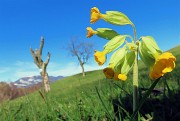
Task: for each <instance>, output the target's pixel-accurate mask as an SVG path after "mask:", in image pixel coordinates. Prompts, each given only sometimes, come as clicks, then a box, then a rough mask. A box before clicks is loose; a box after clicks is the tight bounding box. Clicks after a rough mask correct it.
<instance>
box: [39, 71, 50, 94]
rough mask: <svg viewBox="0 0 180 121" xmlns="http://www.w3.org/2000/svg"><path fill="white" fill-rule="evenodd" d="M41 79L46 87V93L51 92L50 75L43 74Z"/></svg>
mask: <svg viewBox="0 0 180 121" xmlns="http://www.w3.org/2000/svg"><path fill="white" fill-rule="evenodd" d="M41 77H42V83H43V86H44V91H45V92H49V91H50V85H49V77H48V73H46V72H41Z"/></svg>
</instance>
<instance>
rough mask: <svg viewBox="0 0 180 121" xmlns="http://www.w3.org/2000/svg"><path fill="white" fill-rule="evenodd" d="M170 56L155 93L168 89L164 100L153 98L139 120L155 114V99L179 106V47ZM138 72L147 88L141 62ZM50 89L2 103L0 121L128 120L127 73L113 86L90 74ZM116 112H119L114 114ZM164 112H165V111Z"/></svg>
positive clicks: (98, 74) (100, 75)
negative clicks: (171, 59) (172, 64)
mask: <svg viewBox="0 0 180 121" xmlns="http://www.w3.org/2000/svg"><path fill="white" fill-rule="evenodd" d="M170 52H172V53H173V54H174V55H175V56H176V58H177V61H176V69H175V70H174V71H173V72H172V73H169V74H167V75H165V77H163V78H162V80H161V81H160V83H159V84H158V85H157V87H156V88H157V89H163V88H167V89H168V91H165V93H164V94H166V96H165V95H158V96H153V95H152V96H153V97H151V98H150V99H149V100H147V102H148V104H147V105H148V106H149V107H148V108H147V106H146V108H145V109H148V110H145V109H144V108H143V107H142V113H141V114H142V116H143V114H151V113H152V112H154V109H152V107H153V106H150V105H152V104H154V102H152V101H154V100H156V101H157V99H158V101H159V102H158V103H157V102H156V103H157V104H161V101H164V99H166V101H165V102H164V103H168V104H167V106H169V105H170V104H171V103H173V104H174V105H175V107H178V106H179V105H178V104H177V105H176V103H174V102H177V101H178V100H179V101H180V97H176V98H173V97H172V96H176V95H177V94H179V89H180V80H179V78H180V76H179V73H180V53H179V52H180V46H177V47H175V48H173V49H171V50H170ZM139 72H140V73H139V75H140V76H139V82H140V87H143V88H148V87H149V86H150V85H151V83H152V82H151V81H150V80H149V77H148V68H146V67H145V66H144V64H143V63H142V62H141V61H140V62H139ZM164 80H166V82H167V85H166V84H165V83H164V82H165V81H164ZM51 89H52V90H51V92H49V93H48V94H46V95H41V93H39V92H35V93H32V94H29V95H26V96H24V97H20V98H18V99H15V100H13V101H7V102H5V103H2V104H1V105H0V117H1V118H0V121H16V120H17V121H20V120H22V121H24V120H26V121H56V120H57V121H59V120H64V121H71V120H75V121H80V120H89V121H91V120H92V121H94V120H95V121H96V120H110V119H114V118H115V117H116V118H120V116H119V114H121V118H125V119H127V118H128V116H129V115H130V114H131V112H132V109H131V106H132V98H131V97H132V72H130V73H129V75H128V80H127V81H125V82H122V81H119V82H116V81H113V80H108V79H105V77H104V75H103V73H102V70H97V71H91V72H87V73H86V77H82V76H81V74H77V75H74V76H70V77H66V78H64V79H61V80H60V81H56V82H54V83H52V84H51ZM142 93H143V92H142ZM170 96H171V97H170ZM177 98H178V99H177ZM167 100H168V102H167ZM145 105H146V104H145ZM164 105H166V104H164ZM159 106H160V105H159ZM117 107H118V109H117ZM160 107H161V106H160ZM175 107H172V109H173V111H172V115H173V116H174V115H176V113H175V112H177V111H176V108H175ZM174 108H175V109H174ZM179 108H180V107H179ZM159 109H161V108H159ZM116 110H118V111H117V112H116ZM126 110H127V112H126ZM164 110H165V111H166V109H164ZM167 110H168V109H167ZM174 110H175V111H174ZM149 111H150V112H149ZM161 112H162V111H161ZM157 113H158V111H157ZM164 113H166V112H164ZM155 114H156V113H155ZM164 115H165V114H163V116H164ZM173 116H172V117H173ZM158 118H159V119H160V118H161V117H160V116H159V117H156V119H158ZM170 118H171V117H170ZM119 120H120V119H119Z"/></svg>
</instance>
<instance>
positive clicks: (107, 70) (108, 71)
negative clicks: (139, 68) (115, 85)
mask: <svg viewBox="0 0 180 121" xmlns="http://www.w3.org/2000/svg"><path fill="white" fill-rule="evenodd" d="M103 73H104V75H105V76H106V78H108V79H112V78H113V77H114V71H113V69H112V68H109V67H108V68H105V69H103Z"/></svg>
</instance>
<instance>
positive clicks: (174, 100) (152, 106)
mask: <svg viewBox="0 0 180 121" xmlns="http://www.w3.org/2000/svg"><path fill="white" fill-rule="evenodd" d="M165 89H166V88H165ZM145 90H146V89H144V88H140V91H139V92H140V99H141V98H142V96H141V94H142V93H144V91H145ZM112 104H113V108H114V113H115V116H116V118H117V119H118V120H124V119H127V117H128V116H131V115H132V113H133V109H132V107H133V105H132V95H126V96H125V97H118V98H115V99H113V100H112ZM139 114H140V116H141V117H144V118H145V119H146V120H147V117H146V115H147V114H149V115H150V116H151V117H153V119H152V120H153V121H180V85H179V90H176V91H171V90H170V89H169V88H168V85H167V89H166V90H157V89H156V90H153V92H152V94H151V95H150V96H149V97H148V98H147V99H146V101H145V103H144V104H143V105H142V107H141V109H140V111H139Z"/></svg>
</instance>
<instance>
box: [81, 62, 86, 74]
mask: <svg viewBox="0 0 180 121" xmlns="http://www.w3.org/2000/svg"><path fill="white" fill-rule="evenodd" d="M80 65H81V68H82V75H83V76H85V71H84V64H83V63H81V64H80Z"/></svg>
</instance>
